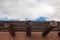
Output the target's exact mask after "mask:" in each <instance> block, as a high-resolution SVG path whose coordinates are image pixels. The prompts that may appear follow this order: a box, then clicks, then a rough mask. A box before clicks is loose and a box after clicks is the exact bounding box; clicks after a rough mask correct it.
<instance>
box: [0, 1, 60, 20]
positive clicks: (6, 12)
mask: <svg viewBox="0 0 60 40" xmlns="http://www.w3.org/2000/svg"><path fill="white" fill-rule="evenodd" d="M59 14H60V0H0V17H2V16H7V17H15V18H20V19H21V20H25V19H26V18H29V19H31V20H34V19H37V18H38V17H40V16H46V17H49V20H52V19H54V20H60V15H59Z"/></svg>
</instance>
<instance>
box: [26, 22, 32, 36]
mask: <svg viewBox="0 0 60 40" xmlns="http://www.w3.org/2000/svg"><path fill="white" fill-rule="evenodd" d="M30 24H31V21H27V22H26V35H27V36H31V27H32V26H31V25H30Z"/></svg>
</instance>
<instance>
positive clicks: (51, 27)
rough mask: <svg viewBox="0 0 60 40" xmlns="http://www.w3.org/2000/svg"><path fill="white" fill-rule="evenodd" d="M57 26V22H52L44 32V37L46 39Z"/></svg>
mask: <svg viewBox="0 0 60 40" xmlns="http://www.w3.org/2000/svg"><path fill="white" fill-rule="evenodd" d="M56 26H57V22H56V21H54V20H52V21H51V22H50V24H49V26H48V27H47V28H46V29H45V30H44V31H43V33H42V36H43V37H45V36H47V35H48V33H49V32H50V31H51V30H52V29H54V28H55V27H56Z"/></svg>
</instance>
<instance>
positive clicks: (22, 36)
mask: <svg viewBox="0 0 60 40" xmlns="http://www.w3.org/2000/svg"><path fill="white" fill-rule="evenodd" d="M57 33H58V32H50V33H49V34H48V35H47V36H46V37H45V38H43V37H42V35H41V32H32V36H31V37H27V36H26V33H25V32H16V36H15V38H12V37H11V36H10V34H9V33H8V32H0V40H60V37H58V35H57Z"/></svg>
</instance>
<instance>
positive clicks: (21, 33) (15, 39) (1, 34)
mask: <svg viewBox="0 0 60 40" xmlns="http://www.w3.org/2000/svg"><path fill="white" fill-rule="evenodd" d="M5 23H6V24H5ZM7 23H8V24H7ZM49 24H50V22H35V21H33V22H30V23H29V22H25V21H19V22H18V21H15V22H13V21H12V22H11V21H10V22H5V21H1V22H0V40H60V36H59V34H60V33H59V31H60V22H57V24H58V25H57V27H55V28H54V29H53V30H51V31H50V32H49V33H48V34H47V35H46V36H45V37H43V36H42V33H43V31H44V30H45V28H46V27H49ZM10 25H12V27H9V26H10ZM29 26H30V28H31V29H28V28H29ZM12 28H13V29H12ZM29 30H30V32H29ZM13 34H14V36H13ZM28 35H29V36H28Z"/></svg>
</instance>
